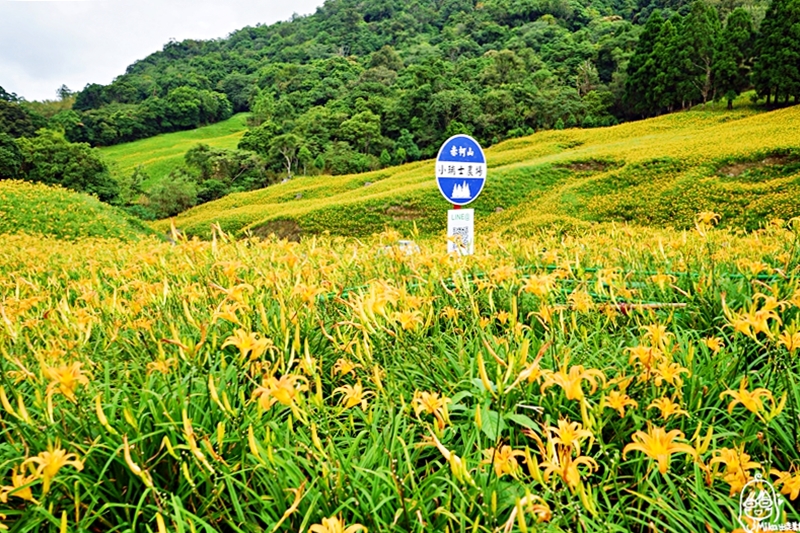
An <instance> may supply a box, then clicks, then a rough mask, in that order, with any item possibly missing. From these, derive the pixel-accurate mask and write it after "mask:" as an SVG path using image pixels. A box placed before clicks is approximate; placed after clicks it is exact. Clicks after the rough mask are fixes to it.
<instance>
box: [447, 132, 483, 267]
mask: <svg viewBox="0 0 800 533" xmlns="http://www.w3.org/2000/svg"><path fill="white" fill-rule="evenodd" d="M485 183H486V156H485V155H484V154H483V150H482V149H481V147H480V145H479V144H478V142H477V141H476V140H475V139H473V138H472V137H470V136H468V135H456V136H455V137H451V138H450V139H448V140H447V141H445V143H444V144H443V145H442V148H441V149H440V150H439V156H438V157H437V158H436V184H437V185H438V186H439V192H441V193H442V196H444V197H445V198H446V199H447V201H448V202H450V203H451V204H453V206H454V207H455V209H451V210H449V211H448V212H447V252H448V253H455V254H458V255H472V254H473V253H475V211H474V210H472V209H460V207H461V206H463V205H467V204H469V203H470V202H473V201H474V200H475V198H477V197H478V195H479V194H480V193H481V191H482V190H483V186H484V184H485Z"/></svg>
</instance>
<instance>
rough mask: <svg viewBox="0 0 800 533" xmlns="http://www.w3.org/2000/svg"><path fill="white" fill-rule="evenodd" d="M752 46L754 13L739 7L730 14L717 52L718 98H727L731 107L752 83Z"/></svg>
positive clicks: (716, 78) (715, 62)
mask: <svg viewBox="0 0 800 533" xmlns="http://www.w3.org/2000/svg"><path fill="white" fill-rule="evenodd" d="M753 46H754V35H753V17H752V16H751V15H750V12H749V11H747V10H746V9H744V8H737V9H735V10H734V11H733V12H732V13H731V14H730V16H729V17H728V21H727V23H726V24H725V28H724V29H723V30H722V32H721V34H720V38H719V40H718V42H717V49H716V52H715V54H714V67H713V78H714V83H715V90H716V94H717V99H722V98H725V99H726V100H727V101H728V109H733V101H734V100H735V99H736V97H737V96H739V94H741V93H742V91H744V90H745V89H747V87H748V85H749V84H750V69H751V67H752V54H753Z"/></svg>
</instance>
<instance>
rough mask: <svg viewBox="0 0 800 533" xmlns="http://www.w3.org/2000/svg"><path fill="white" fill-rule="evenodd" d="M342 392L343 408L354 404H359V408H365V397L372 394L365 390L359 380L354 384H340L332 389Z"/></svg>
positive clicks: (348, 407)
mask: <svg viewBox="0 0 800 533" xmlns="http://www.w3.org/2000/svg"><path fill="white" fill-rule="evenodd" d="M333 392H341V393H342V395H343V396H342V405H343V406H344V408H345V409H350V408H351V407H355V406H356V405H359V404H360V405H361V409H362V410H364V411H366V410H367V397H368V396H372V392H370V391H365V390H364V388H363V387H362V385H361V382H360V381H359V382H358V383H356V384H355V385H342V386H341V387H337V388H336V389H334V390H333Z"/></svg>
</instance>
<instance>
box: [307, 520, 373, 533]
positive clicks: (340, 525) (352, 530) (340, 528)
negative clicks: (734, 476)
mask: <svg viewBox="0 0 800 533" xmlns="http://www.w3.org/2000/svg"><path fill="white" fill-rule="evenodd" d="M308 531H309V533H356V531H364V532H365V533H366V531H367V528H365V527H364V526H362V525H361V524H353V525H352V526H348V527H345V526H344V519H342V517H341V516H332V517H330V518H323V519H322V523H320V524H314V525H313V526H311V527H310V528H309V529H308Z"/></svg>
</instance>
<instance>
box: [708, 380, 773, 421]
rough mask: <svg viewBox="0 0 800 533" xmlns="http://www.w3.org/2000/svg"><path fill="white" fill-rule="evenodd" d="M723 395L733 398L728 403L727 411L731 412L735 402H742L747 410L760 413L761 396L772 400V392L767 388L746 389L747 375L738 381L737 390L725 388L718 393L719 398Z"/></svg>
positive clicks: (762, 405) (761, 405) (762, 403)
mask: <svg viewBox="0 0 800 533" xmlns="http://www.w3.org/2000/svg"><path fill="white" fill-rule="evenodd" d="M725 396H731V397H732V398H733V400H732V401H731V403H729V404H728V413H732V412H733V408H734V407H735V406H736V405H737V404H742V405H743V406H744V407H745V408H746V409H747V410H748V411H750V412H752V413H755V414H757V415H760V414H761V411H762V410H763V409H764V402H763V401H761V398H767V399H769V400H773V397H772V392H770V391H769V390H767V389H764V388H757V389H755V390H753V391H749V390H747V377H743V378H742V380H741V381H740V382H739V390H738V391H735V390H730V389H729V390H726V391H725V392H723V393H722V394H720V395H719V398H720V399H722V398H724V397H725Z"/></svg>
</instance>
